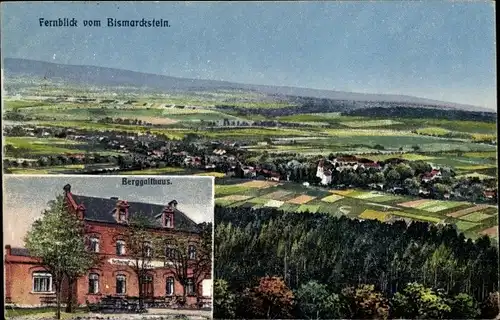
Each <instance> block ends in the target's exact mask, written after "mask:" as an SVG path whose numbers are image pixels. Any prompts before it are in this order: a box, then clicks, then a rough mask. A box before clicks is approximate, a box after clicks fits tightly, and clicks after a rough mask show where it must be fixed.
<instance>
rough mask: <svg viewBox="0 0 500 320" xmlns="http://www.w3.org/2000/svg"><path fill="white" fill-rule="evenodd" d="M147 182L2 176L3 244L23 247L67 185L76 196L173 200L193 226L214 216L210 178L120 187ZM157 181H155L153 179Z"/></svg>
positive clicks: (180, 178)
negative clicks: (33, 226) (126, 182)
mask: <svg viewBox="0 0 500 320" xmlns="http://www.w3.org/2000/svg"><path fill="white" fill-rule="evenodd" d="M124 177H126V178H130V179H141V178H151V177H152V176H142V177H141V176H130V177H127V176H119V177H118V176H82V175H78V176H61V175H54V176H36V175H30V176H20V175H16V176H11V175H5V176H4V192H3V231H4V233H3V234H4V236H3V238H4V244H10V245H11V246H23V245H24V241H23V238H24V235H25V234H26V232H27V231H28V230H29V228H30V226H31V224H32V223H33V221H35V220H36V219H37V218H39V217H40V216H41V212H42V211H43V209H45V208H47V207H48V206H47V204H48V202H49V201H50V200H54V199H55V198H56V196H57V195H62V194H63V187H64V186H65V185H66V184H68V183H69V184H70V185H71V192H72V193H73V194H76V195H85V196H91V197H102V198H111V197H118V198H119V199H122V200H127V201H130V202H145V203H154V204H159V205H166V204H167V203H168V202H170V201H171V200H177V202H178V205H177V208H178V209H179V210H180V211H182V212H184V213H185V214H186V215H187V216H188V217H190V218H191V219H192V220H194V221H195V222H197V223H200V222H203V221H212V222H213V214H214V200H213V192H214V190H213V178H212V177H183V176H162V177H161V178H164V179H170V180H171V181H172V184H171V185H169V186H166V185H165V186H164V185H162V186H142V187H136V186H133V185H126V186H124V185H122V179H123V178H124ZM156 178H159V177H156Z"/></svg>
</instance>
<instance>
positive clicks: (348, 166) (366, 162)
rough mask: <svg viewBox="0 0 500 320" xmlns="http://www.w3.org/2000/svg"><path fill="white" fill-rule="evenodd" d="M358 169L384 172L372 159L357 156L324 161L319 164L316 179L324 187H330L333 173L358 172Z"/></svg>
mask: <svg viewBox="0 0 500 320" xmlns="http://www.w3.org/2000/svg"><path fill="white" fill-rule="evenodd" d="M358 168H364V169H369V168H371V169H375V170H382V169H383V167H382V166H381V165H380V164H379V163H377V162H375V161H372V160H370V159H364V158H360V159H358V158H357V157H355V156H346V157H339V158H335V159H333V160H329V159H323V160H320V161H319V163H318V167H317V171H316V177H318V178H320V179H321V182H320V183H321V184H322V185H328V184H330V183H331V182H332V173H333V171H334V170H335V171H338V172H341V171H344V170H357V169H358Z"/></svg>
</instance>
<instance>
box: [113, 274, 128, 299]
mask: <svg viewBox="0 0 500 320" xmlns="http://www.w3.org/2000/svg"><path fill="white" fill-rule="evenodd" d="M126 293H127V278H126V277H125V276H124V275H123V274H119V275H117V276H116V294H126Z"/></svg>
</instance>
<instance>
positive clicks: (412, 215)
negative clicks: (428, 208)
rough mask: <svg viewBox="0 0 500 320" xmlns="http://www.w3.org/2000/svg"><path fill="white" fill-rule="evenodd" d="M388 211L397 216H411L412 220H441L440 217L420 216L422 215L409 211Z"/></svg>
mask: <svg viewBox="0 0 500 320" xmlns="http://www.w3.org/2000/svg"><path fill="white" fill-rule="evenodd" d="M390 213H391V214H393V215H396V216H399V217H405V218H411V219H414V220H420V221H425V222H433V223H438V222H440V221H441V219H439V218H436V217H429V216H422V215H418V214H414V213H409V212H402V211H391V212H390Z"/></svg>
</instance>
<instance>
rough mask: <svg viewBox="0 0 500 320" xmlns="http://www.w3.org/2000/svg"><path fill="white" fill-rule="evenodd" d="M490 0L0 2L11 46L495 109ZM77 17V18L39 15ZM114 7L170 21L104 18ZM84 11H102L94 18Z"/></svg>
mask: <svg viewBox="0 0 500 320" xmlns="http://www.w3.org/2000/svg"><path fill="white" fill-rule="evenodd" d="M494 10H495V8H494V2H493V1H469V2H445V1H424V2H418V1H411V2H410V1H383V2H377V1H351V2H333V1H321V2H312V1H311V2H307V1H306V2H294V3H292V2H279V3H278V2H276V3H275V2H248V3H242V2H232V3H229V2H219V3H218V2H178V3H175V2H165V3H159V2H148V3H139V2H135V3H112V2H102V3H88V2H87V3H83V2H82V3H62V4H60V3H57V4H56V3H7V4H6V3H2V50H3V56H4V57H10V58H25V59H33V60H42V61H52V62H57V63H64V64H79V65H96V66H105V67H112V68H120V69H127V70H133V71H140V72H147V73H156V74H162V75H169V76H178V77H186V78H197V79H214V80H226V81H232V82H240V83H250V84H264V85H283V86H297V87H305V88H315V89H326V90H340V91H351V92H361V93H377V94H382V93H389V94H404V95H412V96H417V97H423V98H429V99H436V100H443V101H449V102H456V103H463V104H471V105H476V106H481V107H486V108H491V109H496V60H495V59H496V58H495V57H496V50H495V48H496V45H495V28H494V26H495V21H494V20H495V18H494ZM60 17H61V18H63V17H67V18H75V19H77V20H78V21H79V22H80V25H79V26H78V27H76V28H47V27H40V26H39V20H38V19H39V18H45V19H57V18H60ZM107 18H116V19H141V18H146V19H152V18H155V19H164V20H168V21H169V24H170V27H169V28H108V27H106V26H105V25H106V19H107ZM84 19H92V20H94V19H100V20H102V22H103V25H104V26H103V27H100V28H89V27H83V26H82V25H81V24H82V23H83V22H82V21H83V20H84Z"/></svg>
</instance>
